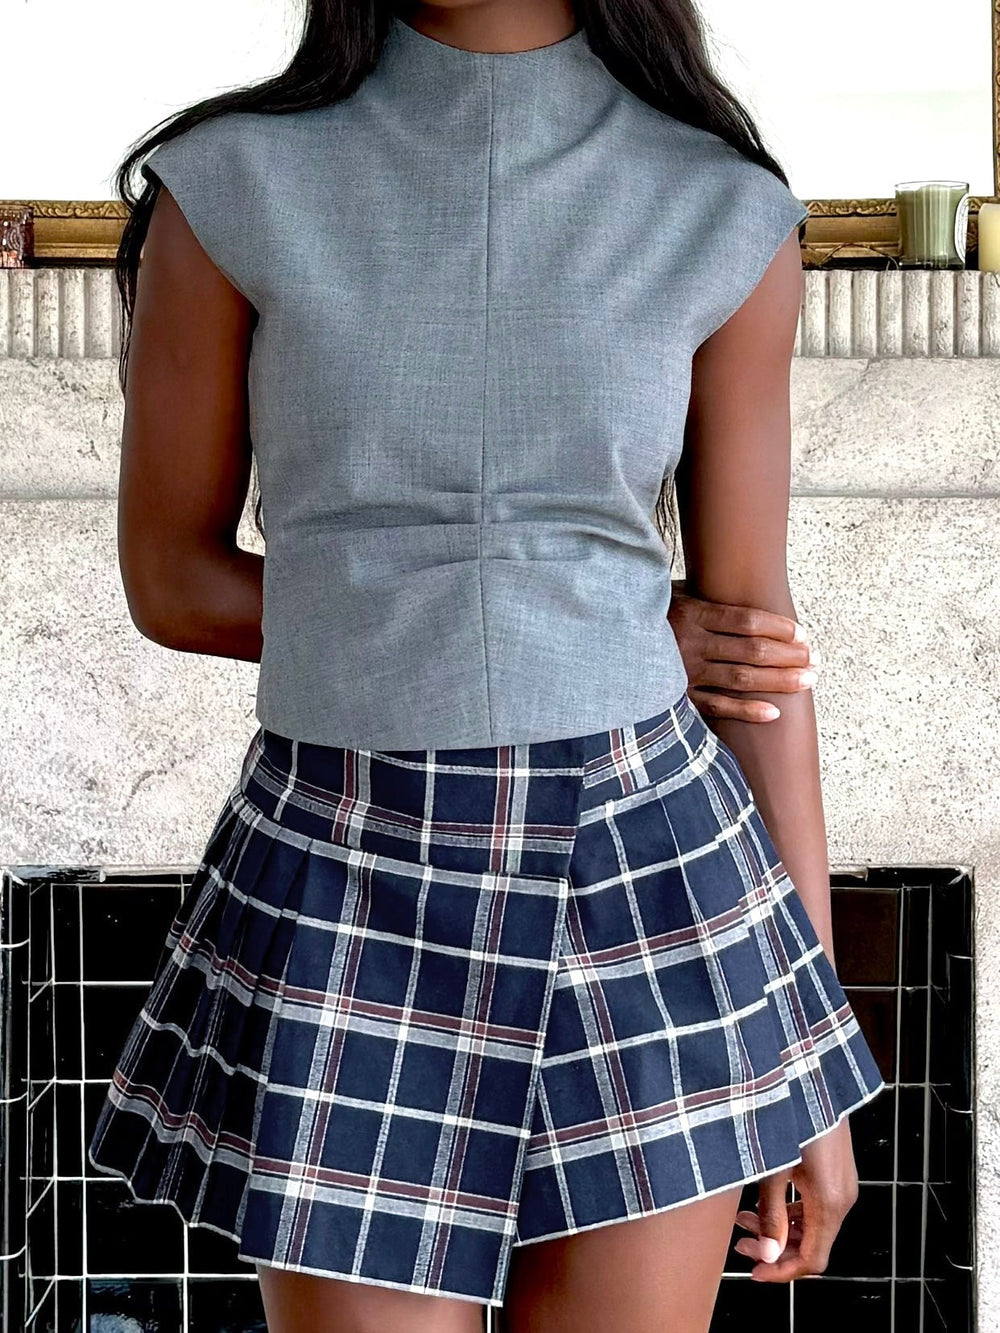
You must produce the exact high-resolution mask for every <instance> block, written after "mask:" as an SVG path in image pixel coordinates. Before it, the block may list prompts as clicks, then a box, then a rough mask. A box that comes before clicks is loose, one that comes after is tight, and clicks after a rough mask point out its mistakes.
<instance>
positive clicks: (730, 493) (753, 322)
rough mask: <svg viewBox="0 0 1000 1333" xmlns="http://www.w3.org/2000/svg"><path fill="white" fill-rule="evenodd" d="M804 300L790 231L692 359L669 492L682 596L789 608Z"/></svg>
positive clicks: (797, 254)
mask: <svg viewBox="0 0 1000 1333" xmlns="http://www.w3.org/2000/svg"><path fill="white" fill-rule="evenodd" d="M801 301H802V260H801V251H800V248H799V242H798V237H797V235H796V233H794V232H793V233H792V234H791V235H789V237H788V238H787V239H786V240H785V241H784V242H783V244H782V245H781V246H780V248H779V249H778V251H777V253H776V254H775V256H774V258H773V259H772V260H771V262H770V264H769V265H768V267H767V269H766V271H765V273H764V275H763V277H762V278H761V280H760V282H759V283H758V284H757V286H756V287H755V288H754V290H753V291H752V292H751V293H750V295H749V296H748V297H747V299H746V300H745V301H744V302H743V304H742V305H741V306H740V307H739V309H738V310H737V311H736V312H735V314H733V315H732V316H731V317H730V318H729V319H728V320H727V321H726V323H725V324H723V325H722V326H721V327H720V328H719V329H717V330H716V332H715V333H713V334H712V335H711V337H709V338H707V339H706V340H705V342H704V343H702V345H701V346H700V347H699V348H698V350H697V351H696V353H695V355H694V359H693V365H692V372H691V374H692V379H691V397H690V403H689V408H688V415H687V421H686V424H685V434H684V449H683V453H682V456H681V460H680V463H679V465H678V467H677V470H676V475H675V485H676V490H677V507H678V516H679V519H680V529H681V539H682V542H683V547H684V566H685V575H686V579H687V586H688V590H689V591H690V592H692V593H694V595H696V596H701V597H705V598H707V599H709V600H711V601H722V602H731V603H735V604H740V605H744V606H762V607H766V608H767V609H770V610H778V611H782V612H783V613H785V612H786V608H788V607H789V605H790V595H789V591H788V579H787V568H786V562H785V556H786V543H787V525H788V495H789V485H790V471H791V465H790V453H791V449H790V440H791V422H790V410H789V375H790V370H791V357H792V353H793V350H794V343H795V331H796V326H797V322H798V315H799V309H800V306H801Z"/></svg>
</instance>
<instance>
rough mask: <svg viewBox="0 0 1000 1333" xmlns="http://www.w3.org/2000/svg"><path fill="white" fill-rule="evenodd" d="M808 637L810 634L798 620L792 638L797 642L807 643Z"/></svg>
mask: <svg viewBox="0 0 1000 1333" xmlns="http://www.w3.org/2000/svg"><path fill="white" fill-rule="evenodd" d="M808 637H809V636H808V634H807V633H806V631H805V628H804V627H803V626H802V625H800V624H799V622H798V621H796V622H795V633H794V634H793V635H792V638H793V639H794V640H795V642H796V643H805V641H806V640H807V639H808Z"/></svg>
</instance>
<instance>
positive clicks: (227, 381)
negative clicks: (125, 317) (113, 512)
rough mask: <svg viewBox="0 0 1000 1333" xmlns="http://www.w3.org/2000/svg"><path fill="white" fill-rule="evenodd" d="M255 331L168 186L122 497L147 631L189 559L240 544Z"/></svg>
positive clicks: (154, 220) (130, 403)
mask: <svg viewBox="0 0 1000 1333" xmlns="http://www.w3.org/2000/svg"><path fill="white" fill-rule="evenodd" d="M255 322H256V312H255V311H254V307H253V306H252V305H251V304H250V302H249V301H248V300H247V299H246V297H244V296H243V295H242V294H241V293H240V292H238V291H237V290H236V288H235V287H233V285H232V284H231V283H230V282H229V280H228V279H227V278H226V277H224V276H223V274H222V273H221V272H220V271H219V269H218V268H217V267H216V266H215V264H213V263H212V261H211V260H210V259H209V257H208V255H207V254H206V253H205V251H204V250H203V249H202V247H201V245H200V244H199V242H198V241H197V239H196V238H195V235H194V233H193V232H192V230H191V228H190V226H189V225H188V222H187V220H186V219H185V217H184V214H183V213H182V211H181V209H180V207H179V205H178V204H177V202H176V200H175V199H174V197H173V196H172V195H171V194H170V193H169V191H168V190H167V189H166V188H165V187H163V188H161V190H160V192H159V194H158V196H157V200H156V203H155V205H154V208H153V211H152V215H151V217H150V223H149V229H148V232H147V235H146V239H145V242H144V245H143V250H142V257H141V262H140V266H139V274H138V280H137V284H136V292H135V308H134V311H133V323H132V332H131V342H130V346H129V359H128V372H127V377H126V385H125V412H124V424H123V432H122V456H121V473H120V480H119V495H118V552H119V560H120V563H121V569H122V577H123V582H124V586H125V592H126V597H127V599H128V602H129V609H130V611H131V613H132V616H133V619H134V620H135V622H136V624H137V625H139V627H140V628H145V627H147V626H149V627H154V626H155V623H156V619H157V607H158V606H159V605H160V604H161V603H162V602H163V601H164V600H165V598H166V596H167V594H168V591H169V586H170V581H171V571H172V570H176V568H177V562H178V561H182V560H184V559H185V557H186V556H188V555H190V554H191V553H192V552H193V551H202V552H203V551H204V550H205V549H206V548H207V547H212V546H216V547H218V546H219V545H220V544H222V545H226V544H232V545H235V537H236V529H237V526H238V524H239V521H240V517H241V515H242V512H243V506H244V504H245V501H246V495H247V490H248V486H249V478H250V463H251V451H250V443H249V431H248V408H247V366H248V361H249V355H250V345H251V341H252V335H253V327H254V324H255Z"/></svg>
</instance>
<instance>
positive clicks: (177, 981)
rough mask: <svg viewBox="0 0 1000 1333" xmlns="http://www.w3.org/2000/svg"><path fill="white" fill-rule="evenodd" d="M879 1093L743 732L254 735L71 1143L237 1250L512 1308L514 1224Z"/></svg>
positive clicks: (730, 1165) (745, 1160)
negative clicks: (95, 1112)
mask: <svg viewBox="0 0 1000 1333" xmlns="http://www.w3.org/2000/svg"><path fill="white" fill-rule="evenodd" d="M884 1086H885V1084H884V1082H883V1080H882V1077H881V1075H880V1072H879V1070H878V1067H877V1065H876V1062H875V1059H874V1057H873V1055H872V1053H871V1051H870V1049H869V1047H868V1045H867V1043H866V1041H865V1038H864V1036H863V1034H862V1032H861V1030H860V1028H859V1026H858V1023H857V1020H856V1017H855V1015H854V1013H853V1011H852V1010H851V1007H850V1005H849V1003H848V1001H847V998H846V996H845V994H844V991H843V989H842V988H841V986H840V983H839V981H838V979H837V976H836V973H835V971H834V968H833V967H832V966H831V964H830V962H829V959H828V957H827V955H826V953H825V951H824V949H823V948H822V946H821V944H820V943H819V940H818V938H817V936H816V932H815V930H814V928H813V926H812V924H811V921H810V919H809V917H808V915H807V913H806V910H805V907H804V904H803V902H802V900H801V898H800V896H799V894H798V892H797V890H796V889H795V887H794V885H793V884H792V882H791V880H790V878H789V876H788V874H787V872H786V870H785V868H784V866H783V864H782V862H781V861H780V859H779V857H778V854H777V851H776V849H775V847H774V844H773V843H772V841H771V839H770V837H769V835H768V833H767V830H766V829H765V827H764V824H763V821H762V819H761V816H760V814H759V812H758V810H757V808H756V805H755V804H754V801H753V798H752V795H751V793H750V789H749V786H748V784H747V781H746V778H745V776H744V774H743V772H742V769H741V768H740V766H739V763H738V761H737V760H736V757H735V755H734V754H733V752H732V751H731V750H730V749H729V748H728V747H727V746H726V745H725V744H724V743H723V742H721V741H720V740H719V739H718V738H717V737H716V736H715V734H714V732H712V731H711V729H710V728H709V727H708V726H707V725H706V723H705V722H704V720H703V719H702V717H701V715H700V714H699V712H698V711H697V709H696V708H695V707H694V705H693V704H692V703H691V702H690V700H689V699H688V697H687V695H686V694H684V695H682V696H681V697H680V698H679V699H677V700H675V701H674V702H673V703H672V704H671V705H669V706H668V707H666V708H665V709H663V710H662V711H661V712H660V713H658V714H656V715H655V716H654V717H651V718H647V719H643V720H640V721H637V722H635V723H631V724H627V725H623V726H621V727H618V728H613V729H609V730H607V731H604V732H598V733H594V734H591V735H587V736H578V737H571V738H565V739H559V740H554V741H545V742H533V743H530V744H525V745H515V746H497V747H481V748H472V749H454V750H437V751H431V750H425V751H367V750H358V749H345V748H341V747H331V746H322V745H313V744H308V743H304V742H298V741H295V740H293V739H290V738H287V737H282V736H279V735H277V734H276V733H273V732H270V731H266V730H264V729H260V728H259V729H258V731H257V732H256V733H255V734H254V736H253V738H252V739H251V741H250V744H249V747H248V749H247V752H246V755H245V758H244V761H243V764H242V768H241V772H240V776H239V779H238V781H237V782H236V784H235V785H234V787H233V789H232V791H231V792H230V793H229V795H228V797H227V799H226V801H225V803H224V806H223V809H222V811H221V812H220V814H219V816H218V818H217V820H216V823H215V825H214V827H213V829H212V831H211V833H210V835H209V838H208V842H207V845H206V848H205V852H204V856H203V858H202V860H201V863H200V864H199V866H198V868H197V871H196V873H195V875H194V877H193V878H192V881H191V883H190V885H189V887H188V889H187V891H186V892H185V895H184V898H183V900H182V902H181V905H180V907H179V909H178V911H177V914H176V916H175V918H174V920H173V922H172V924H171V926H170V928H169V931H168V933H167V936H166V938H165V940H164V944H163V948H162V951H161V956H160V959H159V963H158V965H157V968H156V970H155V975H154V980H153V983H152V986H151V988H150V990H149V993H148V996H147V998H146V999H145V1001H144V1003H143V1005H142V1008H141V1011H140V1013H139V1014H138V1016H137V1017H136V1019H135V1022H134V1025H133V1027H132V1029H131V1032H130V1034H129V1036H128V1039H127V1041H126V1043H125V1045H124V1048H123V1050H122V1052H121V1055H120V1057H119V1060H118V1062H117V1067H116V1069H115V1072H114V1076H113V1078H112V1080H111V1081H110V1084H109V1087H108V1090H107V1094H106V1098H105V1101H104V1104H103V1106H102V1108H101V1111H100V1115H99V1119H98V1122H97V1125H96V1128H95V1131H94V1134H93V1136H92V1139H91V1143H90V1145H89V1149H88V1156H89V1159H90V1162H91V1164H92V1165H93V1166H94V1167H95V1168H96V1169H98V1170H101V1171H106V1172H108V1173H110V1174H116V1175H118V1176H120V1177H122V1178H124V1179H125V1180H127V1181H128V1182H129V1185H130V1188H131V1190H132V1193H133V1194H134V1196H135V1197H136V1198H138V1199H143V1200H151V1201H153V1200H159V1201H168V1202H170V1203H172V1204H173V1205H174V1206H175V1207H176V1208H177V1210H178V1211H179V1212H180V1214H181V1215H182V1216H183V1217H184V1219H185V1220H186V1221H188V1222H190V1223H193V1224H197V1225H203V1226H207V1227H211V1228H213V1229H215V1230H217V1231H220V1232H222V1233H224V1234H226V1235H228V1236H230V1237H231V1238H233V1239H234V1240H235V1241H236V1242H237V1243H238V1246H239V1255H240V1257H241V1258H243V1259H245V1260H246V1261H248V1262H261V1263H268V1264H274V1265H276V1266H279V1267H283V1268H291V1269H296V1270H298V1271H301V1272H307V1273H313V1274H316V1275H319V1276H326V1277H337V1278H341V1279H344V1280H348V1281H358V1282H370V1283H375V1284H381V1285H385V1286H391V1287H397V1288H405V1289H408V1290H415V1291H421V1292H426V1293H431V1294H438V1295H445V1296H453V1297H459V1298H465V1299H469V1300H475V1301H479V1302H481V1303H486V1304H492V1305H500V1304H502V1302H503V1293H504V1288H505V1284H506V1279H507V1273H508V1269H509V1264H510V1258H511V1253H512V1250H513V1247H514V1246H516V1245H521V1244H528V1243H531V1242H532V1241H537V1240H541V1239H545V1238H549V1237H553V1236H559V1235H567V1234H570V1233H572V1232H575V1231H580V1230H583V1229H586V1228H590V1227H594V1226H600V1225H606V1224H608V1223H612V1222H615V1221H620V1220H624V1219H626V1218H631V1217H638V1216H643V1215H645V1214H648V1213H653V1212H658V1211H661V1210H663V1209H666V1208H670V1207H676V1206H678V1205H681V1204H684V1203H688V1202H691V1201H693V1200H695V1199H698V1198H701V1197H705V1196H706V1195H709V1194H712V1193H714V1192H716V1191H718V1190H721V1189H726V1188H731V1187H732V1186H734V1185H737V1184H740V1183H743V1182H746V1181H749V1180H754V1179H758V1178H760V1177H761V1176H764V1175H768V1174H771V1173H772V1172H774V1171H777V1170H778V1169H779V1168H781V1167H785V1166H788V1165H790V1164H792V1163H794V1162H796V1161H799V1160H801V1148H802V1146H803V1145H804V1144H805V1143H808V1142H809V1141H810V1140H812V1139H814V1138H816V1137H818V1136H819V1135H821V1134H823V1133H825V1132H827V1131H828V1130H829V1129H831V1128H832V1127H833V1126H834V1125H836V1124H837V1123H838V1122H839V1121H840V1120H842V1119H843V1118H844V1116H846V1115H848V1114H849V1113H850V1112H851V1111H853V1110H855V1109H857V1108H858V1107H859V1106H861V1105H862V1104H864V1103H865V1102H867V1101H869V1100H871V1099H872V1098H873V1097H874V1096H876V1095H877V1094H878V1093H879V1092H880V1091H881V1090H882V1089H883V1087H884Z"/></svg>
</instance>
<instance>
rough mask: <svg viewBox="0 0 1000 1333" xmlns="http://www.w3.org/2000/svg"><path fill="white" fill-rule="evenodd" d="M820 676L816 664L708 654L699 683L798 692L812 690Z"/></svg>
mask: <svg viewBox="0 0 1000 1333" xmlns="http://www.w3.org/2000/svg"><path fill="white" fill-rule="evenodd" d="M818 679H819V673H818V671H817V670H816V669H815V668H814V667H797V666H761V665H751V664H748V663H747V662H745V661H731V662H720V661H717V660H716V659H715V658H713V657H712V656H709V655H706V657H705V659H704V660H703V661H702V662H701V664H700V667H699V670H698V677H697V681H696V683H697V684H698V685H699V686H700V687H701V688H702V689H709V688H711V689H716V690H740V691H741V692H742V691H749V690H760V691H763V692H765V693H771V692H774V691H780V692H781V693H783V694H794V693H795V692H796V691H798V690H810V689H812V687H813V686H814V685H815V684H816V681H817V680H818Z"/></svg>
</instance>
